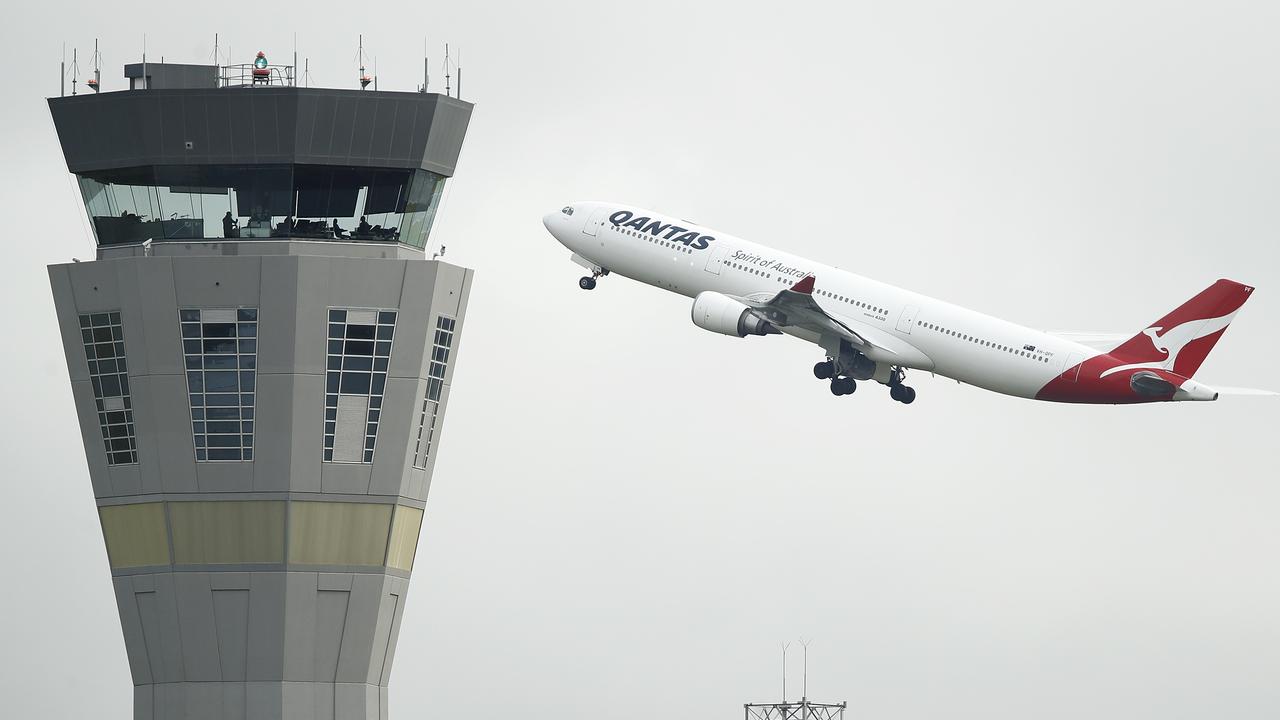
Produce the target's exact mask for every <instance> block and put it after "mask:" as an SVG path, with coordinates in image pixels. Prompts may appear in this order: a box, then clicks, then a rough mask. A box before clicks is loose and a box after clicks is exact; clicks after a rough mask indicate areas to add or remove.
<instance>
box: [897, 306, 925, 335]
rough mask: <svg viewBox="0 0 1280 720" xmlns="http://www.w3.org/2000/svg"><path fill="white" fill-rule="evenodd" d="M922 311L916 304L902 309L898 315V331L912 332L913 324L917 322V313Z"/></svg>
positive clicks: (908, 333)
mask: <svg viewBox="0 0 1280 720" xmlns="http://www.w3.org/2000/svg"><path fill="white" fill-rule="evenodd" d="M918 312H920V308H918V307H916V306H915V305H908V306H906V307H905V308H903V309H902V314H901V315H899V316H898V332H900V333H906V334H907V335H910V334H911V326H912V325H915V324H916V313H918Z"/></svg>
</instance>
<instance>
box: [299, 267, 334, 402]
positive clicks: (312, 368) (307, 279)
mask: <svg viewBox="0 0 1280 720" xmlns="http://www.w3.org/2000/svg"><path fill="white" fill-rule="evenodd" d="M297 262H298V299H297V301H296V305H295V310H294V313H295V319H294V347H293V362H294V365H293V367H292V368H290V370H291V371H292V372H295V373H311V374H315V375H321V376H322V375H324V371H325V358H326V345H325V341H326V338H327V337H328V332H329V324H328V323H329V310H328V306H329V305H331V304H332V303H330V302H329V300H328V298H329V288H330V286H331V273H332V262H333V260H331V259H330V258H322V257H300V258H298V260H297ZM320 392H321V393H323V392H324V388H323V385H322V386H321V389H320ZM321 404H322V405H323V398H322V399H321ZM321 417H323V415H322V416H321Z"/></svg>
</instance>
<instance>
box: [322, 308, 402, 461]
mask: <svg viewBox="0 0 1280 720" xmlns="http://www.w3.org/2000/svg"><path fill="white" fill-rule="evenodd" d="M395 332H396V311H395V310H357V309H350V308H346V309H342V308H332V309H330V310H329V345H328V364H327V368H328V370H327V373H326V377H325V395H324V460H325V462H345V463H371V462H373V450H374V445H375V443H376V441H377V437H378V419H379V417H380V416H381V414H382V396H383V393H384V392H385V391H386V385H387V363H388V362H390V358H391V342H392V340H393V339H394V337H395Z"/></svg>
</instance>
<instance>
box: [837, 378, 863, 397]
mask: <svg viewBox="0 0 1280 720" xmlns="http://www.w3.org/2000/svg"><path fill="white" fill-rule="evenodd" d="M857 389H858V383H857V381H855V380H854V379H853V378H836V379H834V380H832V381H831V394H832V395H835V396H837V397H838V396H840V395H852V394H853V391H854V390H857Z"/></svg>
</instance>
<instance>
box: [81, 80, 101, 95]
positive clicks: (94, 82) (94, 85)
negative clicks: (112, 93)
mask: <svg viewBox="0 0 1280 720" xmlns="http://www.w3.org/2000/svg"><path fill="white" fill-rule="evenodd" d="M84 84H85V85H88V86H89V89H90V90H92V91H94V92H98V81H97V80H95V79H93V78H89V79H88V80H86V81H85V83H84Z"/></svg>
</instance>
